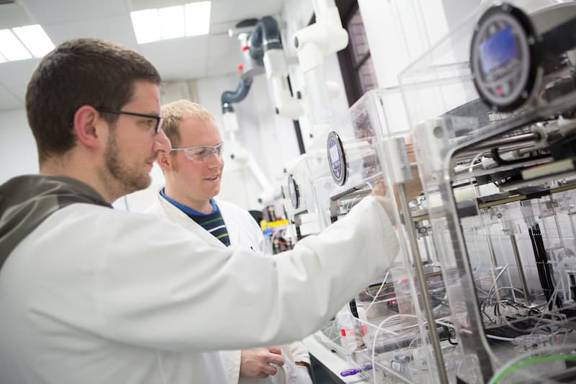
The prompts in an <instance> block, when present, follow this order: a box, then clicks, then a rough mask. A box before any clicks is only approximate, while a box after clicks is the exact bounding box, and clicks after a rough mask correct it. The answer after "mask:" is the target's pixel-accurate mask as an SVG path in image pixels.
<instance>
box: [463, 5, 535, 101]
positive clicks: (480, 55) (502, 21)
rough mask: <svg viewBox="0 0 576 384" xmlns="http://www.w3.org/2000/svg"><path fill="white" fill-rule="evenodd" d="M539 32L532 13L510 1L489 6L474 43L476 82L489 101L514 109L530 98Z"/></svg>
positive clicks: (473, 56)
mask: <svg viewBox="0 0 576 384" xmlns="http://www.w3.org/2000/svg"><path fill="white" fill-rule="evenodd" d="M535 42H536V35H535V33H534V28H533V27H532V24H531V22H530V19H529V18H528V16H526V15H525V14H524V13H523V12H522V11H521V10H519V9H518V8H515V7H512V6H510V5H509V4H505V5H499V6H494V7H491V8H490V9H488V10H487V11H486V12H485V13H484V15H483V16H482V17H481V18H480V20H479V21H478V25H477V26H476V29H475V31H474V36H473V37H472V44H471V46H470V49H471V54H470V67H471V70H472V75H473V78H474V85H475V86H476V90H477V91H478V94H479V95H480V97H481V98H482V100H484V102H485V103H486V104H488V105H489V106H491V107H492V108H495V109H496V110H498V111H503V112H506V111H511V110H513V109H515V108H517V107H519V106H521V105H522V104H524V103H525V102H526V100H528V98H530V96H531V94H532V91H533V89H534V83H535V78H536V67H537V66H536V64H535V63H534V59H535V57H536V56H535V53H534V50H535Z"/></svg>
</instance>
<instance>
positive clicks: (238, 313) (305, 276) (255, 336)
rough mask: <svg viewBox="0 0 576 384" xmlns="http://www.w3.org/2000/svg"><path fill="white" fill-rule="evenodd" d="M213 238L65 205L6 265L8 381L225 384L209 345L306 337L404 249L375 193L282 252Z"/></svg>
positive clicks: (2, 344) (1, 360)
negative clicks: (220, 242) (232, 245)
mask: <svg viewBox="0 0 576 384" xmlns="http://www.w3.org/2000/svg"><path fill="white" fill-rule="evenodd" d="M200 236H201V235H199V234H191V233H190V231H188V230H185V229H183V228H182V226H180V225H177V224H175V223H173V222H171V221H169V220H167V219H162V218H158V217H155V216H153V215H148V214H137V213H132V212H124V211H119V210H113V209H110V208H106V207H102V206H97V205H91V204H72V205H70V206H67V207H65V208H63V209H61V210H59V211H57V212H55V213H54V214H52V215H51V216H50V217H48V218H47V219H46V220H45V221H44V222H43V223H42V224H41V225H40V226H38V227H37V228H36V229H35V230H34V231H33V232H32V233H30V234H29V235H28V236H27V237H26V238H25V239H24V240H23V241H22V242H21V243H20V244H19V245H18V246H16V248H15V249H14V250H13V251H12V253H11V254H10V256H9V258H8V260H7V261H6V263H5V264H4V267H3V268H2V269H1V270H0V308H1V310H0V383H2V384H4V383H6V384H12V383H18V384H33V383H34V384H35V383H39V382H41V383H43V384H77V383H82V384H101V383H122V384H152V383H154V384H158V383H160V384H168V383H170V384H194V383H198V384H212V383H213V384H221V383H224V382H226V381H225V378H224V377H223V376H222V374H221V372H222V371H223V370H222V369H216V368H214V369H209V370H207V369H206V367H217V366H218V365H219V364H220V358H219V356H217V355H214V354H213V353H211V352H210V351H220V350H238V349H243V348H249V347H254V346H266V345H278V344H285V343H287V342H291V341H294V340H298V339H302V338H303V337H305V336H306V335H309V334H311V333H313V332H314V331H316V330H317V329H318V328H320V327H321V326H322V325H323V324H325V322H326V321H328V320H329V319H330V318H331V317H332V316H333V315H334V314H335V313H336V312H337V311H338V309H339V308H341V307H342V306H343V305H344V304H345V303H346V302H347V301H348V300H350V299H351V298H352V297H353V296H354V295H355V294H356V293H357V292H358V291H360V290H361V289H362V288H363V287H365V286H366V285H367V284H369V282H371V281H374V280H376V279H377V278H379V277H380V278H381V277H382V276H383V275H384V273H385V271H386V270H387V269H388V267H389V266H390V263H391V261H392V260H393V258H394V257H395V255H396V253H397V252H398V248H399V247H398V241H397V238H396V235H395V233H394V230H393V227H392V225H391V222H390V220H389V218H388V216H387V215H386V214H385V211H384V209H383V208H382V206H381V205H380V204H379V203H378V202H377V201H376V199H374V198H366V199H364V201H362V202H360V203H359V204H358V205H357V206H356V207H355V208H354V209H352V211H351V212H350V213H349V214H348V215H347V216H346V217H344V218H343V219H342V220H339V221H338V222H337V223H335V224H334V225H332V226H331V227H330V228H328V229H327V230H325V231H324V232H323V233H322V234H320V235H318V236H310V237H307V238H306V239H304V240H302V241H300V242H299V243H298V244H297V245H296V247H295V248H294V250H292V251H289V252H286V253H285V254H283V255H280V256H276V257H269V256H264V255H261V254H258V253H255V252H252V251H250V252H248V251H246V250H243V249H234V248H223V247H215V246H211V245H208V244H207V242H206V241H204V239H202V238H200Z"/></svg>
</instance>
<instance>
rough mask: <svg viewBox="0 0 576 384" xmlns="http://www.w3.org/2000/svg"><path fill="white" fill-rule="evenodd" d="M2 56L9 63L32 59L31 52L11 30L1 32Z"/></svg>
mask: <svg viewBox="0 0 576 384" xmlns="http://www.w3.org/2000/svg"><path fill="white" fill-rule="evenodd" d="M0 54H2V56H4V57H5V58H6V59H8V61H16V60H26V59H31V58H32V55H31V54H30V52H29V51H28V50H27V49H26V48H25V47H24V45H23V44H22V43H21V42H20V40H18V38H17V37H16V35H14V34H13V33H12V31H10V30H9V29H2V30H0Z"/></svg>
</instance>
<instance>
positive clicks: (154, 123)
mask: <svg viewBox="0 0 576 384" xmlns="http://www.w3.org/2000/svg"><path fill="white" fill-rule="evenodd" d="M96 110H97V111H98V112H101V113H110V114H112V115H128V116H135V117H142V118H145V119H148V120H147V121H146V125H147V126H148V128H150V130H154V133H158V131H160V125H161V123H162V118H161V117H160V116H157V115H147V114H145V113H136V112H127V111H109V110H107V109H100V108H96Z"/></svg>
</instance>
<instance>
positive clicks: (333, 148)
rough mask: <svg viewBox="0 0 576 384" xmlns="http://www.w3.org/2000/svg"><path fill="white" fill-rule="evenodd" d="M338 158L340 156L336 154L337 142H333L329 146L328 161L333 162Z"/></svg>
mask: <svg viewBox="0 0 576 384" xmlns="http://www.w3.org/2000/svg"><path fill="white" fill-rule="evenodd" d="M338 160H340V156H339V155H338V143H334V144H332V146H330V161H331V162H333V163H335V162H337V161H338Z"/></svg>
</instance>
